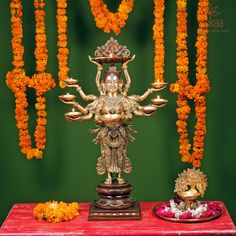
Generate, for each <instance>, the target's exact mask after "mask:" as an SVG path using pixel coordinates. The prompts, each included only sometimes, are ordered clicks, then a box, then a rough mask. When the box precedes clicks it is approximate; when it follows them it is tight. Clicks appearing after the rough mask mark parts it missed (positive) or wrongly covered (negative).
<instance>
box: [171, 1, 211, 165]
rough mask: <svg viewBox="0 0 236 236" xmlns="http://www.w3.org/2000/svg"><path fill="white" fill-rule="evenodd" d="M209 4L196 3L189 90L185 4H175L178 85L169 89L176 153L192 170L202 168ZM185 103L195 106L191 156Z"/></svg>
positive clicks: (187, 108) (184, 2)
mask: <svg viewBox="0 0 236 236" xmlns="http://www.w3.org/2000/svg"><path fill="white" fill-rule="evenodd" d="M208 5H209V2H208V0H199V2H198V10H197V20H198V30H197V40H196V44H195V46H196V48H197V60H196V83H195V85H194V86H192V85H191V84H190V82H189V79H188V77H189V75H188V64H189V59H188V52H187V50H188V48H187V11H186V6H187V0H177V39H176V42H177V60H176V63H177V77H178V79H177V81H176V83H174V84H172V85H171V86H170V90H171V91H172V92H173V93H178V100H177V106H178V108H177V109H176V111H177V115H178V120H177V122H176V125H177V127H178V133H179V134H180V139H179V153H180V154H181V156H182V161H183V162H189V163H192V165H193V166H194V167H200V166H201V159H202V158H203V152H204V137H205V134H206V123H205V118H206V102H205V96H204V95H205V93H207V92H208V91H209V90H210V85H209V80H208V76H207V44H208V43H207V34H208V23H207V16H208ZM188 99H193V101H194V104H195V113H196V118H197V121H196V125H195V131H194V138H193V148H192V150H193V151H192V153H190V149H191V144H190V141H189V139H188V130H187V120H188V117H189V114H190V111H191V109H190V106H189V105H188Z"/></svg>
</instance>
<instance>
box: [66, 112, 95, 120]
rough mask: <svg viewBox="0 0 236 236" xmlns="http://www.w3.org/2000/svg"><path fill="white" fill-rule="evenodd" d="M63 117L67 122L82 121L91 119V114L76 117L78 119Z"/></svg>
mask: <svg viewBox="0 0 236 236" xmlns="http://www.w3.org/2000/svg"><path fill="white" fill-rule="evenodd" d="M65 117H66V119H67V120H68V121H83V120H90V119H91V118H92V117H93V114H92V113H88V114H87V115H84V116H78V117H70V116H66V115H65Z"/></svg>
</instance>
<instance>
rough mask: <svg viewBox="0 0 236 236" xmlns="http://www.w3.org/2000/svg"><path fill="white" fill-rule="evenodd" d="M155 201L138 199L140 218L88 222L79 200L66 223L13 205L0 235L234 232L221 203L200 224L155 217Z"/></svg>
mask: <svg viewBox="0 0 236 236" xmlns="http://www.w3.org/2000/svg"><path fill="white" fill-rule="evenodd" d="M157 204H158V202H141V203H140V205H141V210H142V220H132V221H131V220H129V221H88V220H87V218H88V212H89V205H90V204H89V203H80V204H79V205H80V215H79V216H78V217H76V218H75V219H73V220H72V221H69V222H62V223H47V222H44V221H38V220H35V219H34V217H33V208H34V206H35V205H36V204H35V203H29V204H28V203H20V204H15V205H14V206H13V207H12V209H11V211H10V213H9V215H8V217H7V218H6V220H5V222H4V223H3V225H2V227H1V229H0V235H24V236H27V235H28V236H29V235H32V236H33V235H37V236H40V235H41V236H45V235H48V236H50V235H60V236H63V235H70V236H71V235H75V236H76V235H88V236H92V235H104V236H105V235H109V236H112V235H126V236H128V235H135V236H141V235H236V228H235V225H234V223H233V221H232V219H231V217H230V215H229V213H228V211H227V209H226V207H225V205H224V203H223V202H217V204H218V206H219V207H220V208H221V209H222V215H221V216H220V217H219V218H217V219H215V220H212V221H208V222H201V223H175V222H169V221H165V220H162V219H159V218H157V217H156V216H154V215H153V214H152V209H153V207H154V206H155V205H157Z"/></svg>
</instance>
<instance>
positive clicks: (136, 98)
mask: <svg viewBox="0 0 236 236" xmlns="http://www.w3.org/2000/svg"><path fill="white" fill-rule="evenodd" d="M160 90H161V89H156V88H149V89H148V90H147V91H146V92H145V93H144V94H143V95H131V96H129V98H130V99H131V100H133V101H135V102H142V101H144V100H145V99H146V98H147V97H148V96H149V95H150V94H152V93H154V92H157V91H160Z"/></svg>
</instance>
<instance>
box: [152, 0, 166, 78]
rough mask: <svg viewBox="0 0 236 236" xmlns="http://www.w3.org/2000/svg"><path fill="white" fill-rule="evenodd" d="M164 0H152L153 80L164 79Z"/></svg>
mask: <svg viewBox="0 0 236 236" xmlns="http://www.w3.org/2000/svg"><path fill="white" fill-rule="evenodd" d="M164 10H165V3H164V0H154V12H153V14H154V17H155V20H154V26H153V40H154V52H155V56H154V78H155V80H154V82H157V81H160V82H163V81H164V57H165V48H164Z"/></svg>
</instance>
